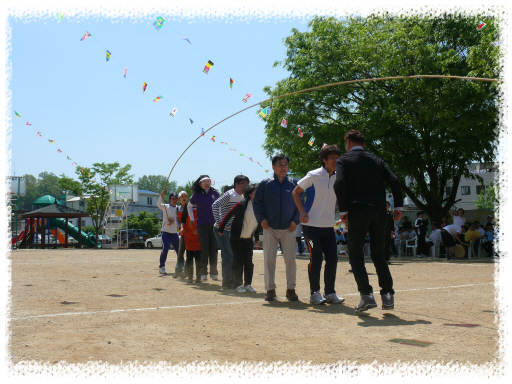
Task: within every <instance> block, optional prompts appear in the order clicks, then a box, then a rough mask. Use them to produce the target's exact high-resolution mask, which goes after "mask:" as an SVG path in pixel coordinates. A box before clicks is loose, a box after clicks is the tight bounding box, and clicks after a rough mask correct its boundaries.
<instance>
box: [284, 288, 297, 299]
mask: <svg viewBox="0 0 512 384" xmlns="http://www.w3.org/2000/svg"><path fill="white" fill-rule="evenodd" d="M286 298H287V299H288V301H298V300H299V296H297V294H296V293H295V289H287V290H286Z"/></svg>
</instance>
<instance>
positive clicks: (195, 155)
mask: <svg viewBox="0 0 512 384" xmlns="http://www.w3.org/2000/svg"><path fill="white" fill-rule="evenodd" d="M158 16H160V14H158V13H155V14H154V17H147V18H142V19H138V20H130V19H125V20H118V21H116V22H113V21H112V20H111V19H109V18H106V17H90V18H87V19H84V20H81V21H77V20H76V19H71V18H67V17H66V15H64V17H63V19H62V21H60V22H59V21H58V20H57V18H56V17H53V16H49V17H46V18H41V19H38V20H34V21H23V20H20V19H17V18H11V19H10V20H9V21H10V23H11V27H12V40H11V43H12V51H11V60H12V79H11V82H10V89H11V92H12V100H11V102H12V111H10V112H11V114H12V126H11V130H12V131H11V142H10V145H9V146H10V149H11V150H12V161H11V164H10V169H9V171H8V173H9V174H11V175H14V174H15V175H17V176H22V175H24V174H31V175H34V176H36V177H37V175H38V174H39V173H41V172H44V171H46V172H52V173H54V174H56V175H59V176H60V175H62V174H65V175H66V176H71V177H76V175H75V173H74V172H75V167H73V166H72V163H73V162H77V163H78V165H79V166H85V167H90V166H91V165H92V164H93V163H96V162H106V163H111V162H115V161H118V162H119V163H120V164H121V165H126V164H131V165H132V169H131V173H132V174H133V175H134V181H137V180H138V179H139V177H142V176H143V175H164V176H166V177H167V176H168V175H169V172H170V171H171V168H172V166H173V165H174V163H175V161H176V160H177V159H178V157H179V156H180V155H181V154H182V152H183V151H184V150H185V148H186V147H187V146H188V145H189V144H190V143H192V142H193V141H194V140H195V139H196V138H197V137H198V136H199V134H200V132H201V128H204V130H207V129H208V128H210V127H211V126H213V125H214V124H216V123H217V122H219V121H220V120H222V119H224V118H226V117H228V116H230V115H231V114H233V113H235V112H237V111H239V110H241V109H243V108H246V107H247V106H249V105H252V104H255V103H257V102H259V101H263V100H264V99H266V98H267V97H268V96H267V95H266V94H265V93H264V92H263V87H264V86H266V85H269V86H274V85H275V84H276V82H277V81H279V80H281V79H284V78H286V77H287V76H288V73H287V72H286V71H285V70H284V69H283V68H282V67H276V68H273V64H274V62H275V61H276V60H282V59H284V58H285V55H286V49H285V46H284V44H283V39H284V38H286V37H287V36H289V35H291V29H292V28H296V29H298V30H300V31H306V30H307V20H306V19H300V20H299V19H295V20H293V19H291V20H290V19H288V20H284V19H274V20H272V19H270V20H252V21H243V20H235V19H233V18H229V17H228V18H225V19H220V20H213V21H212V20H207V19H204V20H202V19H196V20H188V21H179V20H173V19H172V18H171V17H169V16H168V15H167V14H165V13H162V14H161V16H162V17H163V18H164V20H165V21H164V24H163V27H162V28H161V30H157V29H156V28H155V27H154V26H153V23H154V22H155V20H156V18H157V17H158ZM86 31H87V32H89V33H90V34H91V37H90V38H87V39H85V40H83V41H80V39H81V38H82V36H83V35H84V34H85V33H86ZM182 37H187V38H188V39H189V40H190V42H191V43H192V44H189V43H188V42H187V41H185V40H183V39H181V38H182ZM107 50H108V51H110V52H111V58H110V60H109V61H108V62H107V60H106V51H107ZM208 60H211V61H212V62H213V63H214V65H213V67H212V68H211V69H210V71H209V73H208V74H205V73H203V68H204V66H205V64H206V62H207V61H208ZM125 67H127V68H128V70H127V74H126V78H124V77H123V70H124V68H125ZM230 78H232V79H233V80H234V84H233V89H232V90H231V89H230V87H229V79H230ZM144 82H145V83H147V84H148V86H147V89H146V91H145V93H143V90H142V85H143V83H144ZM248 92H250V93H252V97H251V98H250V99H249V101H248V103H247V104H246V103H244V102H243V101H242V98H243V97H244V96H245V95H246V93H248ZM159 95H161V96H162V99H161V100H160V101H158V102H156V103H154V102H153V100H154V99H155V98H156V97H157V96H159ZM173 108H177V109H178V112H177V113H176V115H175V116H174V117H171V116H170V112H171V111H172V110H173ZM260 110H261V108H259V107H254V108H252V109H250V110H247V111H244V112H242V113H240V114H239V115H237V116H235V117H233V118H231V119H229V120H227V121H226V122H223V123H222V124H220V125H219V126H217V127H215V128H214V129H212V130H211V131H210V132H208V133H207V134H206V135H205V137H201V139H200V140H198V141H197V142H196V143H195V144H194V145H193V146H192V147H191V148H190V149H189V150H188V151H187V152H186V154H185V155H184V156H183V157H182V158H181V160H180V161H179V163H178V164H177V166H176V168H175V169H174V171H173V173H172V175H171V177H170V180H176V181H178V183H179V184H184V183H186V182H187V181H188V180H194V179H196V178H197V177H199V175H201V174H208V175H210V177H212V178H213V179H214V180H215V181H216V183H217V185H218V186H220V185H224V184H230V183H232V180H233V178H234V176H235V175H237V174H240V173H242V174H245V175H247V176H249V178H251V179H252V180H254V181H260V180H262V179H264V178H265V177H268V176H269V175H270V174H271V173H272V168H271V163H270V159H269V158H268V157H267V155H266V154H265V153H264V151H263V149H262V147H261V146H262V144H263V142H264V140H265V133H264V126H265V123H264V121H263V120H262V119H261V118H260V117H259V116H258V112H259V111H260ZM15 111H16V112H17V113H18V114H20V115H21V118H18V117H17V116H16V115H15ZM283 117H284V116H283ZM189 119H192V120H193V123H191V122H190V120H189ZM27 122H28V123H29V124H31V125H30V126H28V125H26V124H27ZM37 132H40V133H41V136H42V137H39V136H38V135H37ZM213 135H215V143H213V142H212V141H211V140H210V139H211V137H212V136H213ZM49 140H54V143H53V144H50V142H49ZM305 140H308V138H305ZM220 142H226V143H228V144H227V145H225V144H220ZM230 148H231V149H236V151H231V150H230ZM59 149H60V150H61V151H62V152H61V153H59V152H58V150H59ZM240 153H241V154H243V155H244V156H240V155H239V154H240ZM68 156H69V157H70V158H71V160H68V159H67V157H68ZM250 157H252V158H253V160H254V162H251V161H250V160H249V158H250ZM257 162H259V163H260V164H261V166H259V165H258V164H257ZM265 170H269V173H266V172H265Z"/></svg>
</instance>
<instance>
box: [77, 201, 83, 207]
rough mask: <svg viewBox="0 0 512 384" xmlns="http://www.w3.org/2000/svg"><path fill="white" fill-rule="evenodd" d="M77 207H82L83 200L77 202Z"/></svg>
mask: <svg viewBox="0 0 512 384" xmlns="http://www.w3.org/2000/svg"><path fill="white" fill-rule="evenodd" d="M78 206H79V207H81V208H82V207H83V206H84V201H83V200H80V201H79V202H78Z"/></svg>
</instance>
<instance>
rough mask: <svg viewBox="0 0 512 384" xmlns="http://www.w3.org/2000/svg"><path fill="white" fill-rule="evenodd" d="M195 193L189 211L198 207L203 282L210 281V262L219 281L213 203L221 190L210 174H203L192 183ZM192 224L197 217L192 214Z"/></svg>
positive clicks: (212, 272) (211, 274)
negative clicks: (216, 187)
mask: <svg viewBox="0 0 512 384" xmlns="http://www.w3.org/2000/svg"><path fill="white" fill-rule="evenodd" d="M192 191H193V192H194V194H193V195H192V197H191V198H190V201H189V202H188V211H189V212H193V209H194V207H197V234H198V235H199V242H200V243H201V282H203V283H204V282H206V281H208V262H209V263H210V277H211V278H212V280H214V281H219V272H218V270H217V257H218V244H217V240H216V239H215V235H214V233H213V224H215V218H214V217H213V211H212V205H213V203H214V201H215V200H217V199H218V198H219V192H218V191H217V190H216V189H215V188H213V187H212V180H211V179H210V176H208V175H201V176H199V177H198V178H197V180H196V181H195V182H194V184H193V185H192ZM189 217H190V226H192V225H193V222H194V221H195V218H194V217H193V216H191V215H189Z"/></svg>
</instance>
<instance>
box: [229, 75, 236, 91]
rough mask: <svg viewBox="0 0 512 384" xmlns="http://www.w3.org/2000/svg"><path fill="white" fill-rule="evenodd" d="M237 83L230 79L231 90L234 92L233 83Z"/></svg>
mask: <svg viewBox="0 0 512 384" xmlns="http://www.w3.org/2000/svg"><path fill="white" fill-rule="evenodd" d="M234 82H235V80H233V79H232V78H231V77H230V78H229V88H231V90H233V83H234Z"/></svg>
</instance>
